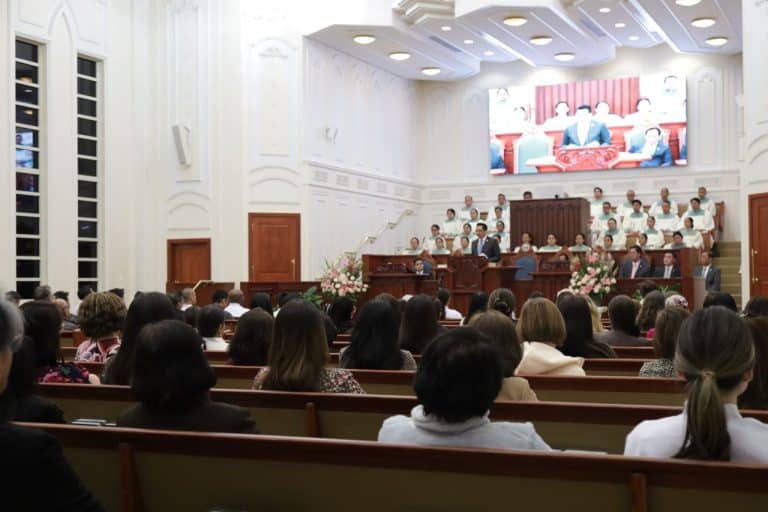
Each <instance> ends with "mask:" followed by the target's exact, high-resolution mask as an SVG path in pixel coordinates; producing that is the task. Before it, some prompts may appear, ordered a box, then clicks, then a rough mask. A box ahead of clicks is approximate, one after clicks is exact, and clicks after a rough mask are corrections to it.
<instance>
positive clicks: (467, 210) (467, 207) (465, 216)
mask: <svg viewBox="0 0 768 512" xmlns="http://www.w3.org/2000/svg"><path fill="white" fill-rule="evenodd" d="M472 208H475V209H478V210H479V208H478V207H477V205H475V200H474V199H473V198H472V196H470V195H466V196H464V206H462V207H461V209H460V210H459V219H460V220H463V221H464V222H466V221H468V220H469V218H470V215H471V212H472Z"/></svg>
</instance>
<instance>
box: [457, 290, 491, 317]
mask: <svg viewBox="0 0 768 512" xmlns="http://www.w3.org/2000/svg"><path fill="white" fill-rule="evenodd" d="M488 301H489V297H488V294H487V293H485V292H475V293H474V294H473V295H472V297H471V298H470V299H469V309H468V310H467V316H466V317H464V321H463V322H462V325H468V324H469V321H470V320H472V317H473V316H475V315H476V314H478V313H483V312H485V311H486V310H487V309H488Z"/></svg>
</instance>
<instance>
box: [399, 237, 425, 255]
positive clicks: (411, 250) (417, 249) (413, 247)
mask: <svg viewBox="0 0 768 512" xmlns="http://www.w3.org/2000/svg"><path fill="white" fill-rule="evenodd" d="M403 254H410V255H414V256H418V255H419V254H421V243H420V242H419V239H418V238H416V237H415V236H414V237H411V240H410V241H409V245H408V248H407V249H403Z"/></svg>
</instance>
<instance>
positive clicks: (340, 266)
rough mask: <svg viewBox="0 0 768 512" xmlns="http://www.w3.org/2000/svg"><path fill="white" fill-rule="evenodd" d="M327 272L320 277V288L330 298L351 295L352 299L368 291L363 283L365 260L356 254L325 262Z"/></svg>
mask: <svg viewBox="0 0 768 512" xmlns="http://www.w3.org/2000/svg"><path fill="white" fill-rule="evenodd" d="M325 267H326V268H325V273H324V274H323V276H322V277H321V278H320V289H321V290H322V292H323V295H324V296H325V297H326V298H328V299H333V298H334V297H349V298H350V299H352V300H355V299H357V297H358V296H359V295H360V294H362V293H365V292H366V291H368V285H367V284H365V283H363V262H362V260H360V259H357V257H356V256H355V255H344V256H341V257H339V258H338V259H337V260H336V261H334V262H332V263H329V262H328V261H326V262H325Z"/></svg>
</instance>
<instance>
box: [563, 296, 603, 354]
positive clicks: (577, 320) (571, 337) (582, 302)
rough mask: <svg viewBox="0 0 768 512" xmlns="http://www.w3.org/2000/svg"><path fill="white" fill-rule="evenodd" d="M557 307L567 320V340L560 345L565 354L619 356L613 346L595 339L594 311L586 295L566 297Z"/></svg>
mask: <svg viewBox="0 0 768 512" xmlns="http://www.w3.org/2000/svg"><path fill="white" fill-rule="evenodd" d="M557 309H559V310H560V314H561V315H563V319H564V321H565V341H564V342H563V346H562V347H560V351H561V352H562V353H563V354H565V355H566V356H571V357H584V358H606V357H617V356H616V352H614V351H613V349H612V348H611V347H609V346H608V345H606V344H605V343H601V342H599V341H597V340H596V339H595V333H594V331H593V329H592V312H591V311H590V309H589V303H588V302H587V300H586V299H585V298H584V297H581V296H577V295H571V296H569V297H565V298H563V299H562V300H560V301H559V302H558V304H557Z"/></svg>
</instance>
